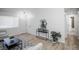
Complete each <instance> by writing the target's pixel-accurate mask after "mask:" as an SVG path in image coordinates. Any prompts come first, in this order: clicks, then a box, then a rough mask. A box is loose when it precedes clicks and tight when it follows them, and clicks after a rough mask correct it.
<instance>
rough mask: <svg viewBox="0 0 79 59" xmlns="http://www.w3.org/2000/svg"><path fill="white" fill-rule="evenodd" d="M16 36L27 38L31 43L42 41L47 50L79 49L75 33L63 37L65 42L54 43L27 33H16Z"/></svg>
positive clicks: (78, 41)
mask: <svg viewBox="0 0 79 59" xmlns="http://www.w3.org/2000/svg"><path fill="white" fill-rule="evenodd" d="M17 37H18V38H20V39H22V40H25V41H27V40H29V42H30V43H33V44H38V43H39V42H42V43H43V47H44V48H46V49H47V50H78V49H79V40H78V39H77V37H76V36H75V35H68V37H67V38H66V39H65V43H61V42H59V43H56V44H53V43H52V42H51V41H49V40H44V39H41V38H38V37H36V36H34V35H31V34H27V33H24V34H20V35H17Z"/></svg>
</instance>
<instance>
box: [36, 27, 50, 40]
mask: <svg viewBox="0 0 79 59" xmlns="http://www.w3.org/2000/svg"><path fill="white" fill-rule="evenodd" d="M40 34H45V36H46V37H45V38H46V39H48V38H49V31H48V30H47V29H42V28H38V29H37V30H36V36H40Z"/></svg>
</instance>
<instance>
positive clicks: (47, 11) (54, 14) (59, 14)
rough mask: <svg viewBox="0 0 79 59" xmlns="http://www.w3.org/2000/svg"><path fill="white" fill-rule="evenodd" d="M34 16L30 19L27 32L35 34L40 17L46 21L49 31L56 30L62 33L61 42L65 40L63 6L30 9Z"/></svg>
mask: <svg viewBox="0 0 79 59" xmlns="http://www.w3.org/2000/svg"><path fill="white" fill-rule="evenodd" d="M30 11H31V12H32V13H33V14H34V16H35V17H34V18H33V19H32V20H31V21H30V25H29V27H28V28H27V30H28V31H27V32H29V33H31V34H34V35H36V29H37V28H38V26H39V24H40V19H41V18H45V19H46V20H47V22H48V26H47V28H48V29H49V31H56V32H60V33H61V34H62V38H61V39H60V41H61V42H64V41H65V17H64V9H63V8H42V9H33V10H30Z"/></svg>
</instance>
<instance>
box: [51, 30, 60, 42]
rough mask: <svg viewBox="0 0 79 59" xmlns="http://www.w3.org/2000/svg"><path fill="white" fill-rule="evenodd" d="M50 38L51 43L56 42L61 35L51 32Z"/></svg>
mask: <svg viewBox="0 0 79 59" xmlns="http://www.w3.org/2000/svg"><path fill="white" fill-rule="evenodd" d="M51 37H52V38H53V42H58V38H61V34H60V32H59V33H57V32H55V31H51Z"/></svg>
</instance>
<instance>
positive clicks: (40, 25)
mask: <svg viewBox="0 0 79 59" xmlns="http://www.w3.org/2000/svg"><path fill="white" fill-rule="evenodd" d="M78 19H79V8H0V50H78V49H79V27H78V26H79V20H78Z"/></svg>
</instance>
